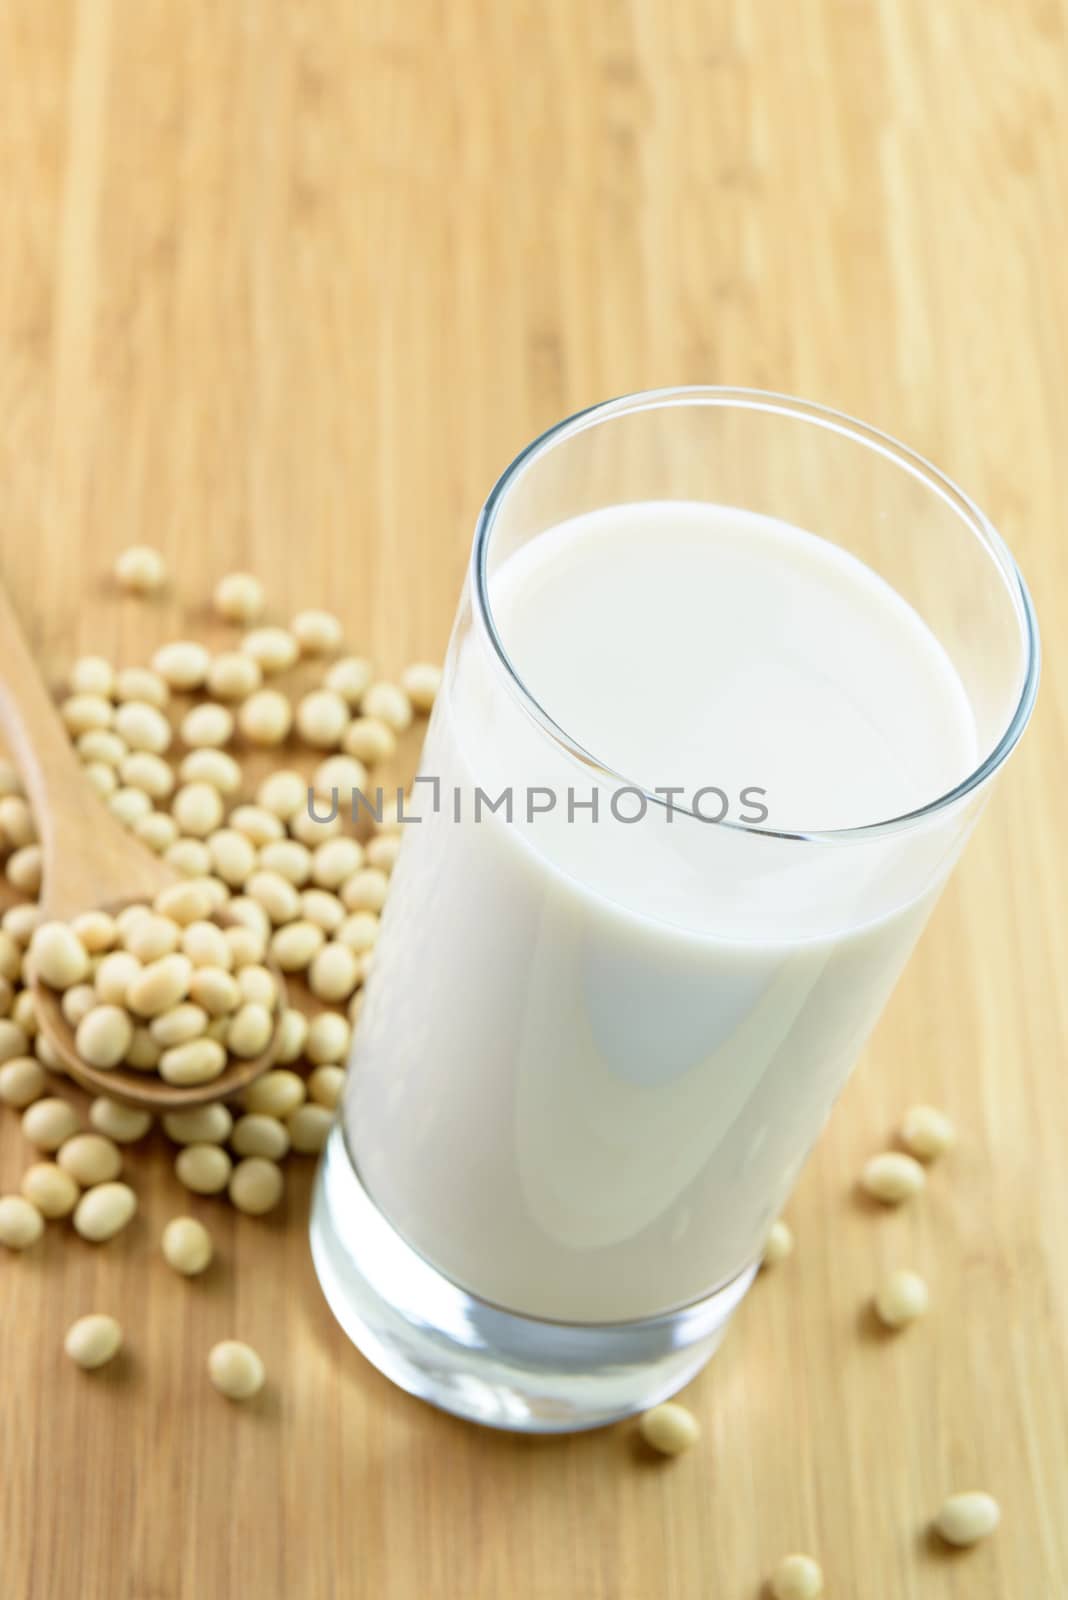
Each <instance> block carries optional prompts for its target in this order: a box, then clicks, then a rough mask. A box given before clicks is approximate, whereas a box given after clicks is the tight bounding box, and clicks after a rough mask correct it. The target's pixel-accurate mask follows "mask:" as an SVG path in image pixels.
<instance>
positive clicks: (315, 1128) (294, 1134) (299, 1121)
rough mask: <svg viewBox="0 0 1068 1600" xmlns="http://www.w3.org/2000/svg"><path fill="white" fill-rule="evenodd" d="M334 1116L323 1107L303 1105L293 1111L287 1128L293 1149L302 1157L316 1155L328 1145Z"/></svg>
mask: <svg viewBox="0 0 1068 1600" xmlns="http://www.w3.org/2000/svg"><path fill="white" fill-rule="evenodd" d="M333 1121H334V1115H333V1112H332V1111H328V1110H327V1108H326V1106H322V1105H318V1104H316V1105H307V1104H306V1105H302V1106H298V1107H297V1109H296V1110H295V1111H291V1112H290V1114H289V1116H288V1117H287V1118H286V1127H287V1128H288V1129H289V1137H290V1140H291V1141H292V1145H293V1149H294V1150H296V1151H298V1152H299V1154H301V1155H316V1154H318V1152H319V1151H320V1150H321V1149H322V1148H323V1145H324V1144H325V1143H326V1136H327V1134H328V1133H329V1132H330V1129H331V1127H332V1125H333Z"/></svg>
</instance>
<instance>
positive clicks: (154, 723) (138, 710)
mask: <svg viewBox="0 0 1068 1600" xmlns="http://www.w3.org/2000/svg"><path fill="white" fill-rule="evenodd" d="M115 732H116V733H117V734H118V735H119V738H120V739H122V740H123V741H124V742H125V743H126V744H127V745H128V746H129V748H130V749H131V750H147V751H149V752H150V754H152V755H157V756H161V755H163V754H164V752H165V751H167V750H169V749H170V743H171V725H170V723H169V722H168V721H167V718H166V717H165V716H164V715H163V713H162V711H160V710H158V709H157V707H156V706H152V705H149V704H148V702H147V701H144V700H128V701H126V702H125V704H123V705H120V706H119V708H118V710H117V711H116V713H115Z"/></svg>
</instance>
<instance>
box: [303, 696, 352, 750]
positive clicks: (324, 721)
mask: <svg viewBox="0 0 1068 1600" xmlns="http://www.w3.org/2000/svg"><path fill="white" fill-rule="evenodd" d="M296 724H297V732H298V733H299V735H300V737H301V738H302V739H303V740H304V742H305V744H310V745H313V746H314V747H315V748H316V749H319V750H331V749H336V748H337V746H338V745H339V744H340V743H341V735H342V734H343V733H344V731H345V729H346V728H347V727H348V724H349V708H348V706H347V705H346V704H345V702H344V700H343V699H342V698H341V696H340V695H339V694H334V693H333V691H332V690H330V689H314V690H312V692H311V693H310V694H306V695H305V696H304V698H303V699H302V700H301V701H300V703H299V705H298V706H297V714H296Z"/></svg>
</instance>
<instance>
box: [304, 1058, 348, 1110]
mask: <svg viewBox="0 0 1068 1600" xmlns="http://www.w3.org/2000/svg"><path fill="white" fill-rule="evenodd" d="M344 1092H345V1069H344V1068H343V1067H337V1066H331V1065H324V1066H321V1067H316V1069H315V1071H314V1072H312V1073H309V1075H308V1094H309V1096H310V1098H311V1099H312V1100H314V1101H315V1103H316V1105H320V1106H325V1107H326V1108H327V1110H328V1111H334V1110H335V1109H336V1108H337V1107H338V1106H339V1105H340V1104H341V1096H342V1095H343V1094H344Z"/></svg>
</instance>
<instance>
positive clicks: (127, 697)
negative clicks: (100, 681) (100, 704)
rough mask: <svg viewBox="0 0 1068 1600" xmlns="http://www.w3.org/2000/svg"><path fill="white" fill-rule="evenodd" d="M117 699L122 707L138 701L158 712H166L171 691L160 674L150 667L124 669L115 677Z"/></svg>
mask: <svg viewBox="0 0 1068 1600" xmlns="http://www.w3.org/2000/svg"><path fill="white" fill-rule="evenodd" d="M115 699H116V700H117V701H118V702H119V704H120V705H126V704H128V703H129V702H130V701H133V700H136V701H139V702H140V703H141V704H143V705H146V706H154V707H155V709H156V710H157V711H166V709H167V707H168V705H169V704H170V699H171V691H170V690H169V689H168V687H167V685H166V684H165V683H164V681H163V679H162V678H161V677H160V675H159V673H158V672H153V671H152V670H151V668H149V667H124V668H123V669H122V671H121V672H119V673H117V674H116V677H115Z"/></svg>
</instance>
